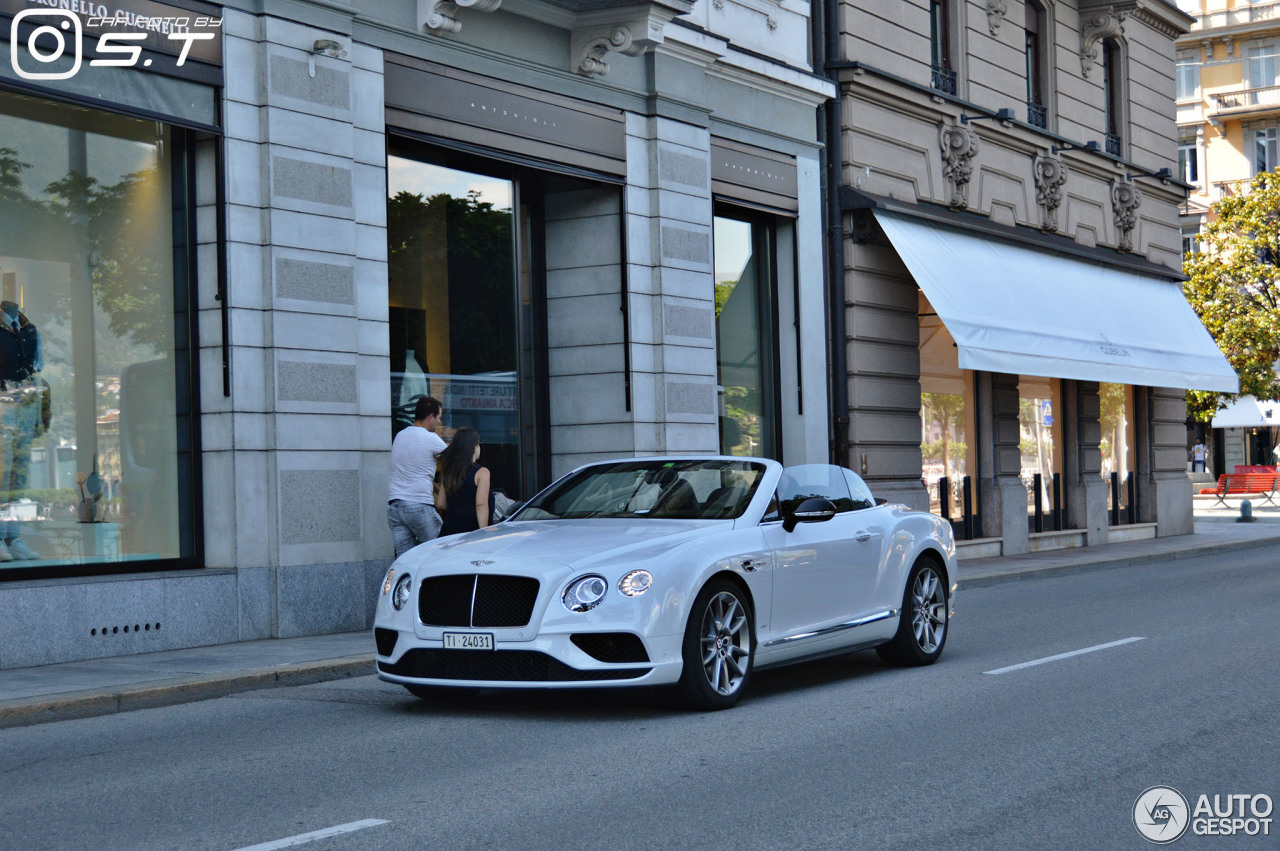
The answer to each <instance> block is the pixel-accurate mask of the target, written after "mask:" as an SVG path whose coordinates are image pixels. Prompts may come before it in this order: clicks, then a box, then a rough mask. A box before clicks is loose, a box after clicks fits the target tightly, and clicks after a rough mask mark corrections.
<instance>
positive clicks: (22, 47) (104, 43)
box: [9, 2, 222, 80]
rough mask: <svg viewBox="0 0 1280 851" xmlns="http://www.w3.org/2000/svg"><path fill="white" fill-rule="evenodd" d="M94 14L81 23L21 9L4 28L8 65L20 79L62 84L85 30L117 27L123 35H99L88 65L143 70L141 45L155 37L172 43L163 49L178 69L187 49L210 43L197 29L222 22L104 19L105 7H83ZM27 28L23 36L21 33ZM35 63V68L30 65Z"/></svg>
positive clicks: (77, 59)
mask: <svg viewBox="0 0 1280 851" xmlns="http://www.w3.org/2000/svg"><path fill="white" fill-rule="evenodd" d="M82 5H83V6H84V7H86V8H88V9H90V10H94V11H92V12H90V13H89V14H88V15H87V18H86V20H85V21H84V22H83V23H82V22H81V20H80V15H79V14H77V13H76V12H74V11H68V10H66V9H24V10H22V11H21V12H19V13H18V14H16V15H14V16H13V21H12V23H11V24H10V25H9V64H10V65H11V66H12V67H13V70H14V73H16V74H17V75H18V76H19V77H20V78H22V79H23V80H67V79H70V78H71V77H74V76H75V75H76V74H77V73H78V72H79V71H80V66H81V65H82V64H83V58H84V30H85V28H86V27H87V28H89V29H91V30H92V29H102V28H122V29H125V30H129V31H127V32H119V31H114V32H104V33H101V34H100V35H99V36H98V38H97V42H96V43H95V45H94V50H95V52H96V53H97V55H98V56H100V57H107V58H99V59H90V60H89V64H90V65H95V66H99V65H105V66H108V67H110V66H115V67H126V68H127V67H132V66H135V65H139V64H140V65H142V66H144V67H145V66H148V65H150V64H151V60H150V59H143V58H142V45H141V44H140V42H144V41H146V40H147V38H148V37H149V35H151V34H153V33H155V34H159V36H160V37H161V38H163V39H166V40H167V41H168V42H170V43H173V44H171V46H170V47H169V48H166V49H167V50H174V51H177V55H178V56H177V62H176V64H177V66H178V67H179V68H180V67H182V66H183V65H184V64H186V61H187V56H188V54H190V52H191V47H192V45H194V44H195V43H196V42H198V41H209V40H211V39H213V38H214V37H215V36H214V34H213V33H212V32H192V31H191V28H192V26H193V25H194V27H195V28H196V29H197V30H207V29H220V28H221V27H222V19H221V18H208V17H178V18H169V17H165V18H157V17H147V16H144V15H136V14H132V13H127V12H117V13H115V14H114V15H109V14H107V8H106V6H102V5H95V4H93V3H91V2H85V3H83V4H82ZM27 28H30V31H29V32H27V33H26V37H25V38H24V37H23V30H25V29H27ZM63 57H70V62H71V65H70V67H66V68H55V67H54V63H56V62H58V61H59V60H61V59H62V58H63ZM33 63H34V64H33Z"/></svg>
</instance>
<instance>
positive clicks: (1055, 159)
mask: <svg viewBox="0 0 1280 851" xmlns="http://www.w3.org/2000/svg"><path fill="white" fill-rule="evenodd" d="M837 6H838V8H832V9H831V11H830V14H829V15H828V16H827V18H826V24H827V27H826V37H825V39H824V40H823V42H822V43H823V45H824V47H825V48H826V49H827V52H828V55H829V56H831V57H832V58H833V60H834V62H833V64H832V66H831V67H833V68H834V69H835V78H836V80H837V82H838V84H839V86H840V111H839V112H838V113H836V112H835V111H834V110H833V111H832V116H833V118H832V121H831V123H832V125H833V130H832V133H831V135H832V138H836V136H837V132H838V138H839V150H838V151H837V152H834V153H833V155H832V160H831V161H832V164H833V167H834V168H835V169H838V172H837V173H836V174H834V175H833V177H832V181H831V182H832V184H833V185H838V187H839V189H838V193H836V194H835V195H834V197H833V199H832V205H833V210H832V214H833V216H836V215H838V216H841V217H842V218H841V221H842V222H843V229H844V239H843V246H844V250H843V268H840V267H838V266H837V267H834V268H833V270H832V278H833V280H834V281H835V282H836V284H835V286H836V295H835V297H834V299H833V300H834V302H835V303H837V304H838V303H844V304H846V305H848V309H847V311H846V313H845V315H844V316H842V317H840V321H838V322H837V323H835V324H834V325H833V334H832V339H833V343H834V345H833V349H832V362H833V364H835V365H836V367H835V368H836V371H837V373H838V374H839V375H840V376H841V377H842V378H847V380H842V381H838V382H836V383H835V384H833V403H834V405H835V406H836V408H837V411H838V412H840V413H845V412H847V419H844V420H843V421H838V422H837V431H836V442H837V446H838V447H840V448H839V450H838V453H837V454H838V457H839V458H840V459H841V460H845V459H847V460H848V461H849V463H850V465H851V466H852V467H853V468H854V469H855V470H859V471H860V472H861V473H862V474H863V475H864V476H865V477H866V478H867V479H868V480H869V481H870V482H871V483H872V485H873V487H875V488H876V490H877V493H888V494H891V495H893V496H895V497H896V498H898V499H901V500H902V501H904V502H906V503H908V504H911V505H913V506H915V507H918V508H922V509H925V508H927V509H930V510H933V511H936V512H940V513H943V514H945V515H948V516H950V517H951V518H952V519H953V520H955V525H956V528H957V531H958V532H959V533H960V537H962V538H971V539H974V540H975V541H976V542H977V543H973V544H969V545H967V546H968V547H969V548H970V549H969V551H970V552H975V553H976V552H989V553H1000V552H1003V553H1006V554H1010V553H1019V552H1027V551H1028V550H1037V549H1046V548H1053V547H1063V546H1080V545H1086V544H1090V545H1091V544H1097V543H1105V542H1107V541H1115V540H1124V539H1130V538H1133V537H1140V536H1150V535H1175V534H1181V533H1186V532H1190V531H1192V516H1191V501H1190V499H1189V491H1190V485H1189V481H1188V479H1187V476H1186V463H1185V458H1186V445H1185V439H1184V436H1185V429H1184V421H1185V419H1186V413H1185V407H1184V402H1183V391H1184V390H1185V389H1186V388H1202V389H1220V390H1227V391H1234V390H1235V389H1236V387H1237V383H1236V379H1235V374H1234V373H1233V371H1232V370H1231V368H1230V366H1229V365H1228V364H1227V362H1226V361H1225V359H1224V358H1223V357H1222V355H1221V354H1220V353H1219V352H1218V349H1217V347H1216V346H1215V345H1214V343H1213V341H1212V339H1211V338H1210V337H1209V334H1208V332H1207V331H1205V329H1204V327H1203V326H1202V325H1201V324H1200V322H1199V320H1198V319H1197V318H1196V316H1195V314H1194V312H1193V311H1192V310H1191V308H1190V307H1189V305H1188V304H1187V303H1186V301H1185V299H1184V298H1183V295H1182V289H1181V287H1180V285H1179V280H1180V278H1181V258H1182V245H1181V239H1180V232H1179V221H1180V212H1179V208H1180V205H1181V204H1182V202H1183V194H1184V190H1185V187H1184V186H1183V185H1182V184H1181V182H1180V181H1179V179H1178V175H1177V174H1175V173H1174V171H1173V169H1174V167H1175V166H1176V164H1177V155H1178V148H1177V143H1178V138H1177V127H1176V124H1175V121H1174V112H1175V109H1174V77H1175V61H1174V52H1175V51H1174V40H1175V39H1176V38H1177V37H1179V36H1181V35H1183V34H1185V33H1186V32H1187V31H1188V30H1189V29H1190V26H1191V24H1192V23H1193V21H1192V19H1191V18H1190V17H1189V16H1187V15H1185V14H1183V13H1182V12H1180V11H1178V9H1176V8H1175V7H1173V6H1172V5H1170V4H1168V3H1165V2H1162V0H1136V1H1135V0H1128V1H1127V2H1120V3H1115V2H1096V0H1079V2H1076V1H1075V0H1072V2H1064V1H1063V0H1058V2H1054V0H1043V2H1041V0H1011V2H1007V3H1005V2H998V3H997V2H992V3H987V4H975V3H967V2H960V0H912V2H903V3H900V4H892V11H890V10H889V8H888V7H886V6H885V4H883V3H876V2H869V0H843V2H840V3H839V4H837ZM837 124H838V131H837V129H836V128H835V126H834V125H837Z"/></svg>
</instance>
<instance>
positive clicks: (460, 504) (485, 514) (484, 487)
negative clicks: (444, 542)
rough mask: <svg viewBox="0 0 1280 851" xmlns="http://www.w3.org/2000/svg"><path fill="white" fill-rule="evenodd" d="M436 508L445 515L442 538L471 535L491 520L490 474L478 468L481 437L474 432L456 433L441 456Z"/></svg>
mask: <svg viewBox="0 0 1280 851" xmlns="http://www.w3.org/2000/svg"><path fill="white" fill-rule="evenodd" d="M436 505H437V506H438V507H439V508H440V510H441V511H442V512H443V514H444V526H443V528H442V529H441V530H440V534H441V535H457V534H460V533H462V532H474V531H475V530H476V529H483V528H484V527H486V526H488V525H489V522H490V520H491V519H492V518H493V491H492V490H491V489H490V487H489V470H488V468H487V467H481V466H480V433H479V432H477V431H476V430H475V429H473V428H460V429H458V431H457V432H456V433H455V434H454V436H453V442H452V443H450V444H449V448H448V449H446V450H445V451H444V452H441V453H440V472H439V474H438V475H437V476H436Z"/></svg>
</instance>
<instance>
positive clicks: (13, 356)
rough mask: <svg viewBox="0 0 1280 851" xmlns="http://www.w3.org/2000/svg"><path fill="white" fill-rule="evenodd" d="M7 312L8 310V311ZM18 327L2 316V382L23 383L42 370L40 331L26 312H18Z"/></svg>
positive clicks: (0, 319) (0, 332)
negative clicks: (15, 327)
mask: <svg viewBox="0 0 1280 851" xmlns="http://www.w3.org/2000/svg"><path fill="white" fill-rule="evenodd" d="M6 313H7V311H6ZM16 321H17V324H18V327H17V329H16V330H15V329H14V328H13V321H12V320H10V319H9V317H8V316H0V382H3V383H4V384H6V385H7V384H21V383H23V382H25V381H30V380H31V377H32V376H33V375H35V374H36V373H37V372H39V371H40V367H41V366H42V364H41V363H40V332H39V331H38V330H36V326H35V324H34V323H32V322H31V320H30V319H28V318H27V317H26V315H25V314H22V313H18V314H17V320H16Z"/></svg>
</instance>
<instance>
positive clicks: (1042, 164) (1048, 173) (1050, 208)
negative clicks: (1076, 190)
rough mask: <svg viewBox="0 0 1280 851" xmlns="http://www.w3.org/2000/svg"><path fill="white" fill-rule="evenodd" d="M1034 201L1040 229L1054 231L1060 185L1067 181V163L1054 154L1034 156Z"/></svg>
mask: <svg viewBox="0 0 1280 851" xmlns="http://www.w3.org/2000/svg"><path fill="white" fill-rule="evenodd" d="M1034 168H1035V178H1036V203H1037V204H1039V205H1040V221H1041V224H1040V230H1042V231H1044V232H1045V233H1056V232H1057V230H1058V207H1059V206H1061V204H1062V187H1063V185H1064V184H1066V182H1067V164H1066V163H1064V162H1063V161H1062V160H1061V159H1059V158H1058V157H1054V156H1048V155H1045V154H1041V155H1039V156H1037V157H1036V158H1035V165H1034Z"/></svg>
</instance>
